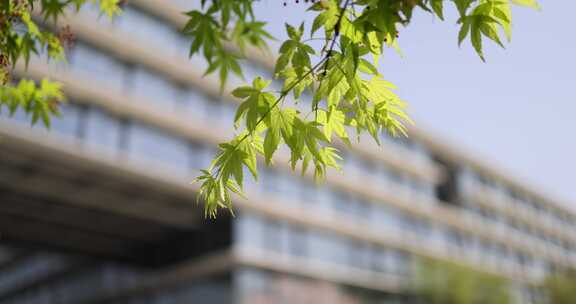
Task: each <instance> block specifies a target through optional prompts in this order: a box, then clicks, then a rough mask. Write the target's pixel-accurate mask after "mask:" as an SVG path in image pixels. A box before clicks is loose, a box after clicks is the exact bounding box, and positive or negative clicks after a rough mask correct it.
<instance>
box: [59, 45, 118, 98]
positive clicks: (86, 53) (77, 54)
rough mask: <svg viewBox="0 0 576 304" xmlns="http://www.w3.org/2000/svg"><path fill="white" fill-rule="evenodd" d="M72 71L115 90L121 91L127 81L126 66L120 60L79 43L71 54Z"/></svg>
mask: <svg viewBox="0 0 576 304" xmlns="http://www.w3.org/2000/svg"><path fill="white" fill-rule="evenodd" d="M70 70H71V71H72V72H79V73H82V74H83V75H84V77H87V80H90V81H93V80H97V81H99V82H104V83H105V84H106V85H108V86H111V87H113V88H115V89H118V90H119V89H121V88H122V87H123V86H124V81H125V75H126V74H125V71H126V70H125V66H124V65H123V64H122V63H121V62H119V61H118V60H116V59H114V58H112V57H110V56H108V55H106V54H104V53H103V52H101V51H99V50H97V49H95V48H92V47H90V46H88V45H86V44H82V43H79V44H77V45H75V46H74V48H73V49H72V51H71V52H70Z"/></svg>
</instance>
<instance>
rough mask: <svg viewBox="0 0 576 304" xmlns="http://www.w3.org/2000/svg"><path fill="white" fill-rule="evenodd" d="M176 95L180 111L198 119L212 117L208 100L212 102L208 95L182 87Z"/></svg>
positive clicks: (203, 119) (204, 119)
mask: <svg viewBox="0 0 576 304" xmlns="http://www.w3.org/2000/svg"><path fill="white" fill-rule="evenodd" d="M176 95H177V97H176V98H177V100H178V103H177V105H176V107H177V110H178V112H179V113H181V114H185V115H187V116H190V117H193V118H196V120H202V121H207V120H209V119H212V117H211V116H210V115H209V113H208V105H207V102H211V101H210V100H208V97H206V96H204V95H202V94H201V93H199V92H198V91H196V90H192V89H188V88H181V89H180V90H179V91H178V92H177V94H176Z"/></svg>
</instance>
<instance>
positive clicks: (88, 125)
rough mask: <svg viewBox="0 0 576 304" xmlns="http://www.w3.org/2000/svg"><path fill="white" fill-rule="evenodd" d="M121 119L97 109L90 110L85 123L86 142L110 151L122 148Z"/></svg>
mask: <svg viewBox="0 0 576 304" xmlns="http://www.w3.org/2000/svg"><path fill="white" fill-rule="evenodd" d="M120 125H121V123H120V119H119V118H118V117H116V116H113V115H111V114H109V113H107V112H104V111H101V110H98V109H96V108H88V109H87V113H86V116H85V122H84V140H85V142H86V143H88V144H94V145H98V146H99V147H100V148H105V149H107V150H109V151H114V152H115V151H118V150H119V147H120Z"/></svg>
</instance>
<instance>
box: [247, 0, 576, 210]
mask: <svg viewBox="0 0 576 304" xmlns="http://www.w3.org/2000/svg"><path fill="white" fill-rule="evenodd" d="M287 2H288V5H287V6H286V7H284V6H283V5H282V3H283V0H261V1H260V2H258V3H257V4H256V13H257V14H258V15H259V16H264V18H265V19H266V20H267V21H269V22H270V24H269V29H270V31H271V32H272V33H273V34H274V35H275V36H276V37H277V38H278V39H279V40H283V39H285V38H286V34H285V33H284V26H283V24H284V23H285V22H288V23H291V24H299V23H300V22H302V20H303V19H304V20H306V22H307V25H308V26H310V24H311V22H310V21H311V18H312V17H313V15H312V13H305V7H306V5H305V4H303V2H304V1H300V4H296V3H295V1H294V0H288V1H287ZM540 4H541V6H542V9H541V10H540V11H534V10H531V9H528V8H523V7H515V8H514V9H513V36H512V41H511V43H509V44H507V45H506V49H501V48H500V47H498V46H494V45H493V44H491V43H490V44H488V43H485V45H486V47H485V57H486V60H487V62H485V63H484V62H482V61H481V60H480V59H479V57H478V56H477V55H476V54H475V52H474V51H473V49H472V47H471V46H470V44H469V42H468V41H467V42H466V43H464V44H463V45H462V47H460V48H459V47H458V45H457V35H458V29H459V28H458V26H457V25H456V22H455V21H456V14H455V13H454V12H453V11H449V12H448V16H447V18H446V21H444V22H443V21H441V20H439V19H435V18H433V17H432V16H431V15H430V14H428V13H419V14H417V15H416V16H415V17H414V20H413V22H412V23H411V24H410V26H409V27H407V28H405V29H403V30H400V38H399V43H400V47H401V48H402V51H403V53H404V56H403V57H400V56H398V55H397V54H396V53H395V52H393V51H390V52H386V54H385V56H384V58H383V62H382V64H381V69H380V71H381V72H382V73H383V74H384V77H385V78H386V79H387V80H389V81H391V82H392V83H394V84H395V85H397V86H398V87H399V94H400V96H401V97H402V98H403V99H405V100H407V101H408V102H409V103H410V108H409V113H410V114H411V115H412V117H413V118H414V119H415V121H416V124H417V127H418V128H420V129H422V130H424V131H426V132H428V133H431V134H433V135H434V136H435V137H437V138H440V139H442V140H443V141H445V142H446V143H448V144H450V145H451V146H454V147H456V148H458V150H462V151H465V152H466V153H467V154H470V155H471V156H472V157H473V158H475V159H479V160H480V161H481V162H483V163H487V164H489V165H490V166H491V167H496V168H498V169H500V170H502V171H503V172H504V173H506V174H507V175H511V176H513V177H515V178H517V179H518V180H519V181H520V182H522V183H524V184H527V185H528V186H530V187H531V188H533V189H535V190H536V191H537V192H540V193H542V194H544V195H547V196H550V197H551V198H553V199H557V200H559V202H561V203H563V204H566V205H568V206H570V207H573V208H575V209H576V160H575V159H574V158H575V157H576V135H575V134H574V132H575V131H576V119H574V112H575V111H576V58H575V56H576V32H575V31H576V26H575V25H574V19H573V14H574V12H576V1H551V0H545V1H544V0H541V1H540Z"/></svg>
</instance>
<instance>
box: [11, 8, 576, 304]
mask: <svg viewBox="0 0 576 304" xmlns="http://www.w3.org/2000/svg"><path fill="white" fill-rule="evenodd" d="M142 3H154V1H135V4H134V6H129V7H127V9H126V11H125V13H124V14H123V16H121V17H119V18H118V19H117V20H115V21H114V22H113V24H107V23H106V21H105V20H102V19H98V21H97V23H99V24H100V26H99V27H97V28H96V29H92V32H88V31H86V30H82V28H78V27H77V29H78V30H79V32H78V42H77V44H76V46H75V47H74V48H73V49H72V50H70V53H69V56H70V58H69V61H70V63H69V65H68V66H67V67H62V66H61V65H51V66H50V68H49V71H50V73H54V74H55V75H60V76H61V75H66V77H68V78H66V79H69V80H70V81H69V83H67V84H66V85H67V86H68V87H69V88H71V87H74V86H76V85H78V86H79V87H80V84H81V83H80V82H81V80H84V81H86V80H88V81H89V84H90V86H91V87H93V88H96V90H97V92H96V93H88V94H80V93H76V94H70V100H69V102H68V103H67V104H65V105H62V107H61V110H62V114H63V115H62V118H61V119H55V120H54V123H53V126H52V131H51V133H50V134H49V135H47V136H49V137H55V138H60V139H63V141H64V142H66V141H68V142H69V143H70V144H74V145H81V146H82V147H84V148H86V149H88V150H94V151H98V153H102V154H106V155H108V156H109V157H111V158H112V159H115V160H116V161H118V162H128V163H132V164H135V165H137V166H140V167H141V168H142V170H146V167H148V166H150V165H151V164H153V165H154V168H160V169H161V170H163V172H167V173H169V174H170V175H173V176H176V177H177V178H181V179H190V178H191V177H192V176H193V175H194V174H195V173H196V172H197V169H200V168H205V167H206V166H207V165H208V164H209V162H210V160H211V159H212V156H213V155H214V153H215V148H214V147H215V143H216V142H218V141H219V140H220V139H222V138H225V137H226V135H227V134H229V133H227V132H230V131H231V126H232V120H233V117H234V112H235V103H234V101H231V100H230V99H229V98H227V97H226V96H219V95H218V94H214V90H212V89H211V88H213V87H214V85H213V82H212V85H205V84H209V83H211V81H213V80H214V79H211V78H210V77H208V78H206V79H201V78H195V76H194V75H196V76H198V75H201V74H202V72H203V70H204V68H205V63H203V62H202V60H197V59H192V61H191V62H189V61H187V60H186V53H187V52H186V49H187V45H188V44H189V40H190V38H188V37H184V36H182V35H180V34H179V33H178V32H177V30H176V28H175V26H177V24H170V23H168V22H165V21H164V20H163V19H161V18H158V17H157V16H155V15H158V14H159V13H158V12H157V11H156V12H154V11H153V10H150V6H148V10H149V11H147V10H146V9H141V8H143V7H144V8H146V7H147V6H145V5H144V6H143V5H142ZM170 7H171V4H164V3H163V5H162V6H161V7H159V8H158V9H169V8H170ZM172 8H173V7H172ZM173 9H174V8H173ZM83 14H85V16H88V17H84V18H81V19H83V21H81V22H84V23H83V24H85V25H86V24H88V25H89V24H92V22H93V21H86V20H92V19H90V18H95V19H96V16H94V14H93V12H91V11H90V10H89V9H88V10H87V11H85V12H83ZM174 20H179V19H178V18H174ZM71 22H76V23H75V24H76V25H81V24H80V23H78V22H80V21H78V20H75V21H74V20H71ZM176 23H177V21H176ZM83 31H84V32H83ZM100 32H102V33H100ZM100 34H102V35H100ZM106 35H113V36H110V37H112V38H114V37H126V41H129V42H130V43H126V45H122V44H120V45H115V44H113V43H111V44H109V45H100V44H99V42H98V39H99V38H98V37H104V38H105V37H108V36H106ZM103 41H105V40H103ZM131 47H132V48H135V49H136V50H142V52H140V51H137V52H133V53H128V54H125V53H122V50H123V49H129V48H131ZM146 52H152V53H151V54H152V55H151V56H148V55H147V54H148V53H146ZM154 54H155V56H154ZM147 56H148V57H147ZM166 58H168V59H166ZM172 59H174V60H173V61H170V60H172ZM163 60H164V61H163ZM166 60H167V61H166ZM176 63H182V64H181V69H180V70H179V69H177V68H176V67H174V65H175V64H176ZM34 65H37V66H43V65H44V63H41V62H34V63H33V66H32V70H33V69H34ZM176 65H178V64H176ZM245 68H246V74H247V75H246V76H247V79H248V80H250V79H251V77H252V76H256V75H260V74H264V75H269V74H270V72H269V71H268V70H266V69H265V68H262V67H261V66H257V65H251V64H246V65H245ZM190 73H191V74H190ZM40 74H41V72H40ZM40 74H38V73H37V75H40ZM193 76H194V77H193ZM232 82H233V83H240V82H242V80H240V79H233V80H232ZM79 83H80V84H79ZM276 85H277V84H276ZM65 89H66V87H65ZM77 92H78V90H77ZM99 93H102V95H101V96H100V95H98V96H97V97H94V96H96V95H97V94H99ZM107 96H116V97H117V96H120V97H118V98H116V101H114V102H109V103H107V102H102V101H101V100H102V99H106V97H107ZM131 109H135V110H134V111H131ZM154 115H156V116H154ZM162 117H164V118H166V119H161V118H162ZM171 118H173V119H171ZM2 119H4V120H6V119H5V118H2ZM10 121H11V122H16V123H18V122H19V123H22V124H21V126H22V127H23V128H27V126H26V121H27V118H26V117H24V116H23V114H22V113H17V114H16V116H15V117H14V118H13V119H11V120H10ZM196 126H204V127H206V126H209V128H207V129H208V131H209V132H206V133H204V132H199V131H198V130H201V129H200V128H199V127H198V128H196ZM195 128H196V129H195ZM34 129H36V131H37V132H45V131H43V130H42V127H40V126H38V127H34ZM382 140H383V147H380V148H378V147H375V146H372V145H370V144H368V143H366V141H364V142H363V143H362V144H361V145H360V146H361V147H362V148H360V149H357V150H355V151H347V152H346V153H345V155H344V158H345V162H344V164H343V170H344V172H345V173H344V174H339V173H337V172H330V177H329V178H328V181H327V182H326V183H324V184H322V185H314V184H313V183H312V182H311V181H310V180H309V179H306V178H301V177H299V176H298V175H294V174H292V173H290V172H289V170H286V167H285V166H283V165H282V164H279V165H278V166H277V167H275V168H266V169H263V170H262V177H261V178H260V182H259V183H257V184H256V183H253V182H252V183H249V184H248V185H247V192H248V195H249V198H250V199H249V200H248V201H241V202H238V203H237V206H238V208H239V209H240V212H239V215H238V216H237V217H236V218H235V219H234V227H233V232H232V233H233V235H234V238H235V243H234V246H233V252H234V254H235V255H236V256H237V259H238V263H239V265H241V266H242V267H246V268H241V269H240V270H238V271H237V272H236V273H235V274H234V286H235V287H236V290H235V292H237V293H239V294H241V296H240V299H241V300H240V301H252V298H251V297H253V296H254V294H256V295H257V297H258V300H253V301H271V300H270V296H271V295H270V294H267V292H264V295H260V292H255V293H254V294H253V293H249V292H247V291H246V290H245V289H250V288H259V287H258V286H259V285H258V284H259V283H258V282H259V281H264V282H265V283H266V284H268V285H270V284H271V285H273V286H275V287H274V288H272V289H279V290H284V289H283V288H286V289H288V290H291V288H294V289H296V290H298V289H300V288H302V289H303V290H306V288H307V287H305V286H301V285H302V283H299V282H298V281H297V280H296V279H295V278H302V277H304V278H306V279H307V280H313V281H314V282H315V283H314V284H316V285H314V284H313V286H314V287H313V288H316V289H317V290H322V291H323V292H326V294H327V297H328V298H329V297H341V298H339V300H338V301H342V303H355V302H354V301H356V298H354V296H350V295H348V294H346V293H342V294H341V291H340V286H348V287H350V286H353V287H355V288H365V289H370V290H375V291H377V295H378V296H381V297H382V300H383V301H384V300H386V299H390V294H398V293H402V292H403V289H402V286H403V284H406V282H408V281H409V280H410V277H411V274H412V273H413V269H414V267H415V263H416V262H415V261H417V260H418V259H419V258H420V257H432V258H440V259H446V260H452V261H456V262H459V263H463V264H466V265H470V266H473V267H477V268H478V269H481V270H484V271H489V272H493V273H496V274H498V275H502V276H505V277H507V278H509V279H511V280H513V281H514V282H517V285H516V286H517V288H515V291H519V292H520V293H519V296H518V297H527V298H530V297H531V293H533V290H532V289H531V288H528V286H533V285H532V284H537V283H538V281H540V280H541V279H542V278H543V277H544V276H545V275H546V274H547V273H549V272H550V271H552V270H554V269H557V268H562V267H567V266H571V265H574V263H575V261H576V237H574V235H576V234H574V233H573V232H576V221H575V220H574V214H572V213H569V212H567V211H565V210H563V209H562V208H558V207H556V206H553V205H550V204H548V203H547V202H544V201H543V200H542V199H541V198H540V197H537V196H534V195H532V194H530V193H526V191H522V190H518V187H516V186H515V185H512V184H510V183H508V182H507V181H506V180H502V179H501V178H500V177H498V176H496V175H491V174H489V173H488V174H486V172H485V171H483V170H478V168H477V166H475V165H471V164H468V163H467V162H465V161H461V160H459V159H452V158H451V157H449V156H447V155H443V153H442V151H441V150H439V149H437V148H436V147H433V146H430V145H428V144H427V143H426V141H420V140H419V138H418V136H415V137H413V138H410V139H396V138H391V137H389V136H387V135H382ZM438 158H448V163H449V164H450V168H448V167H447V166H446V163H445V162H438ZM279 163H280V162H279ZM448 169H450V170H452V169H453V170H454V173H455V176H454V177H455V180H454V181H452V182H453V183H454V185H453V186H454V187H453V188H454V189H453V190H454V194H455V195H456V199H455V201H454V202H451V203H450V204H448V203H447V202H443V201H441V200H439V199H438V191H437V190H438V189H439V188H438V187H439V186H441V185H443V183H445V182H446V181H445V180H443V178H442V172H444V173H445V172H446V170H448ZM431 172H432V173H431ZM433 172H436V173H438V174H435V173H433ZM311 269H312V270H314V271H312V270H311ZM279 273H284V275H285V276H286V279H284V278H281V276H279V275H278V274H279ZM270 276H273V277H274V280H272V281H274V283H272V282H271V281H270V280H269V279H263V278H264V277H270ZM276 281H278V282H276ZM327 282H328V283H327ZM330 284H333V285H330ZM255 286H256V287H255ZM287 286H288V287H287ZM191 288H192V287H191ZM266 288H269V287H266ZM192 289H193V288H192ZM216 289H217V288H216ZM183 293H184V294H186V292H184V291H183ZM280 293H282V292H280ZM215 294H220V295H223V296H222V298H227V297H229V296H228V295H227V293H223V294H222V293H218V292H216V293H215ZM287 294H288V295H293V294H294V295H296V294H297V293H292V292H287ZM335 294H338V295H337V296H336V295H335ZM276 295H277V293H275V294H274V295H273V296H272V297H273V298H274V297H276ZM162 297H163V295H162V294H159V296H158V298H159V299H160V298H162ZM184 297H185V296H184ZM278 297H284V295H282V296H278ZM245 299H251V300H245ZM262 299H265V300H262ZM393 300H394V299H393ZM140 301H144V300H140ZM147 301H152V300H151V299H150V298H147ZM158 301H161V300H158ZM219 301H220V300H219ZM222 301H223V302H225V301H224V300H222ZM303 301H304V300H303ZM519 301H520V302H521V303H528V302H527V301H529V300H526V299H521V300H519ZM137 302H138V301H137ZM138 303H143V302H138ZM150 303H156V302H150ZM158 303H161V302H158ZM254 303H255V302H254ZM263 303H264V302H263ZM266 303H268V302H266ZM271 303H275V302H271Z"/></svg>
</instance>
